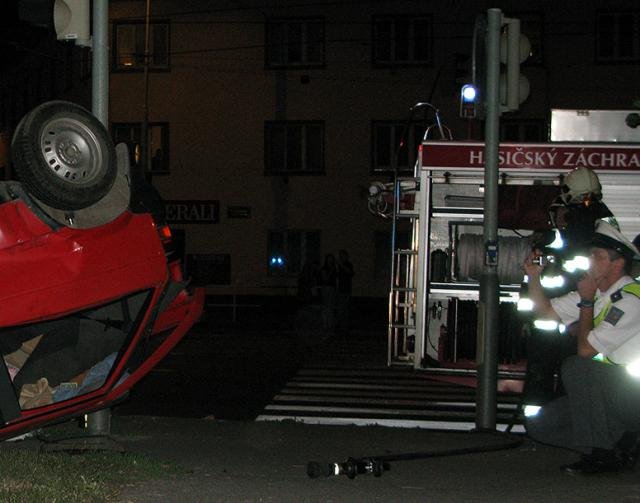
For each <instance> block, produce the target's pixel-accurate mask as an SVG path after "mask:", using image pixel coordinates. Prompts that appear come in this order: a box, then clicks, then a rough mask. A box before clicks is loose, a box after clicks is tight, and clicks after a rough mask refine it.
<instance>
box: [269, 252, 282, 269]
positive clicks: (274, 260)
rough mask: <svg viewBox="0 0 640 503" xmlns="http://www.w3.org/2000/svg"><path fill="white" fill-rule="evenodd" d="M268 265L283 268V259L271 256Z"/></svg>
mask: <svg viewBox="0 0 640 503" xmlns="http://www.w3.org/2000/svg"><path fill="white" fill-rule="evenodd" d="M269 265H270V266H271V267H282V266H284V257H283V256H282V255H273V256H272V257H271V258H270V259H269Z"/></svg>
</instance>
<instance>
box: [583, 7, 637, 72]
mask: <svg viewBox="0 0 640 503" xmlns="http://www.w3.org/2000/svg"><path fill="white" fill-rule="evenodd" d="M605 16H612V17H614V18H615V19H614V26H613V30H612V32H613V33H612V34H606V33H605V34H601V19H602V18H603V17H605ZM629 17H633V20H632V23H631V25H632V27H633V26H634V25H635V29H633V28H632V31H631V37H632V39H631V55H630V56H629V57H621V56H620V55H619V53H620V45H621V44H620V42H619V40H618V41H617V42H616V41H615V40H614V37H613V36H612V35H615V36H618V35H619V32H620V27H619V24H620V19H628V18H629ZM603 35H606V38H607V39H610V40H612V42H611V49H612V52H613V55H611V56H602V55H601V54H600V52H601V43H600V40H601V39H602V38H603ZM594 61H595V63H596V64H601V65H621V64H637V63H638V62H640V10H638V9H631V10H624V11H622V10H621V11H617V10H602V11H597V12H596V16H595V23H594Z"/></svg>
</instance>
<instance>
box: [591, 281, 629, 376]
mask: <svg viewBox="0 0 640 503" xmlns="http://www.w3.org/2000/svg"><path fill="white" fill-rule="evenodd" d="M620 291H623V292H626V293H630V294H631V295H635V296H636V297H638V298H639V299H640V283H638V282H637V281H634V282H633V283H628V284H626V285H624V286H623V287H622V288H621V289H620V290H618V291H617V292H614V293H612V294H611V295H610V296H609V300H608V301H607V304H606V305H605V306H604V308H603V309H602V310H601V311H600V312H599V313H598V314H597V315H596V316H595V317H594V318H593V326H594V328H595V327H597V326H598V325H600V323H602V320H604V319H605V318H606V317H607V314H608V313H609V310H610V309H611V306H612V305H613V303H614V301H615V296H616V294H620ZM638 330H639V331H640V327H639V328H638ZM593 359H594V360H598V361H601V362H603V363H609V364H612V365H617V363H614V362H612V361H611V360H609V358H607V357H606V356H604V355H603V354H602V353H598V354H597V355H595V356H594V357H593Z"/></svg>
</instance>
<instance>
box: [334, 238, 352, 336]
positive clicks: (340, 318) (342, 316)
mask: <svg viewBox="0 0 640 503" xmlns="http://www.w3.org/2000/svg"><path fill="white" fill-rule="evenodd" d="M353 275H354V270H353V264H352V263H351V262H350V261H349V254H348V253H347V251H346V250H340V251H338V293H337V297H336V320H337V327H338V330H339V331H341V332H345V331H347V330H349V318H350V317H349V309H350V306H349V304H350V302H351V284H352V279H353Z"/></svg>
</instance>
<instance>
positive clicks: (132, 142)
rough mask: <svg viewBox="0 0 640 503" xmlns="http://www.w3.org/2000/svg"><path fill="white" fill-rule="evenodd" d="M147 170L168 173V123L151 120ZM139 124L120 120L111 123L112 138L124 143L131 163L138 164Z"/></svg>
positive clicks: (116, 141)
mask: <svg viewBox="0 0 640 503" xmlns="http://www.w3.org/2000/svg"><path fill="white" fill-rule="evenodd" d="M148 134H149V141H148V147H149V148H148V155H149V157H148V159H149V172H151V173H163V174H167V173H169V123H167V122H152V123H150V124H149V129H148ZM140 138H141V124H140V123H139V122H120V123H114V124H113V140H114V142H115V143H122V142H123V143H126V144H127V145H128V146H129V153H130V155H131V164H132V165H135V166H138V165H139V164H140V160H141V155H140Z"/></svg>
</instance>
